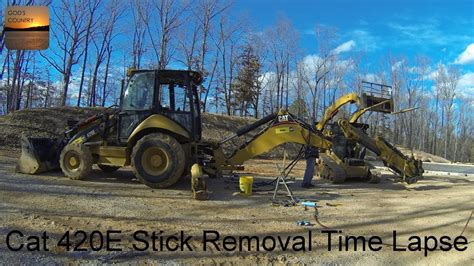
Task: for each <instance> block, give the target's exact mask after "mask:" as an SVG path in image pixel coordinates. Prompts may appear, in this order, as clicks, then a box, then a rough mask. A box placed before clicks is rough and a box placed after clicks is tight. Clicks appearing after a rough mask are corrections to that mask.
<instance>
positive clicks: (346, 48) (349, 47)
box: [332, 40, 356, 54]
mask: <svg viewBox="0 0 474 266" xmlns="http://www.w3.org/2000/svg"><path fill="white" fill-rule="evenodd" d="M355 46H356V43H355V41H354V40H350V41H347V42H345V43H343V44H341V45H339V46H338V47H336V48H335V49H334V50H332V52H333V53H335V54H340V53H344V52H349V51H350V50H352V49H354V47H355Z"/></svg>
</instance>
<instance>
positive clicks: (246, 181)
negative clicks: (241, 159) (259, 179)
mask: <svg viewBox="0 0 474 266" xmlns="http://www.w3.org/2000/svg"><path fill="white" fill-rule="evenodd" d="M239 184H240V191H241V192H242V193H244V195H245V196H251V195H252V185H253V176H241V177H240V179H239Z"/></svg>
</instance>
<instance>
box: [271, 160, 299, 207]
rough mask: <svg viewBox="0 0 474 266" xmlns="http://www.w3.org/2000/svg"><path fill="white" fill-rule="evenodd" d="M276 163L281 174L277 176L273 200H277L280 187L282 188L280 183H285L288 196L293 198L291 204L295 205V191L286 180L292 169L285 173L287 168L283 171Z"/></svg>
mask: <svg viewBox="0 0 474 266" xmlns="http://www.w3.org/2000/svg"><path fill="white" fill-rule="evenodd" d="M275 165H276V167H277V168H278V172H280V175H279V176H278V178H277V182H276V185H275V190H274V191H273V198H272V202H275V201H276V196H277V193H278V189H279V188H280V184H283V186H285V188H286V191H287V192H288V197H290V199H291V204H293V205H294V204H296V203H297V201H296V200H295V197H294V196H293V192H291V189H290V188H289V187H288V184H287V182H286V178H287V177H288V174H289V173H290V171H288V173H285V170H283V171H282V170H281V168H280V166H279V165H278V164H275Z"/></svg>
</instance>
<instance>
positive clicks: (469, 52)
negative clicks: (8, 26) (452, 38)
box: [455, 43, 474, 64]
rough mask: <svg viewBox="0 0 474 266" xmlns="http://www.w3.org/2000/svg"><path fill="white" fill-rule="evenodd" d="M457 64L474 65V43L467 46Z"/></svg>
mask: <svg viewBox="0 0 474 266" xmlns="http://www.w3.org/2000/svg"><path fill="white" fill-rule="evenodd" d="M455 63H456V64H474V43H471V44H469V45H468V46H467V48H466V50H464V52H462V53H461V54H460V55H459V56H458V58H456V61H455Z"/></svg>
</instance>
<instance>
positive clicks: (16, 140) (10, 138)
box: [0, 107, 449, 163]
mask: <svg viewBox="0 0 474 266" xmlns="http://www.w3.org/2000/svg"><path fill="white" fill-rule="evenodd" d="M103 110H104V108H100V107H98V108H78V107H54V108H37V109H25V110H20V111H16V112H13V113H10V114H8V115H6V116H0V148H2V149H11V150H18V149H19V148H20V139H21V136H22V135H25V136H26V137H60V136H62V134H63V132H64V130H65V129H66V127H67V121H68V120H78V121H80V120H83V119H86V118H88V117H90V116H92V115H95V114H98V113H100V112H102V111H103ZM255 121H256V119H254V118H243V117H235V116H226V115H218V114H210V113H205V114H203V115H202V123H203V133H202V138H203V140H204V141H208V142H218V141H220V140H222V139H224V138H225V137H227V136H230V135H232V134H233V133H234V132H235V131H237V129H239V128H242V127H244V126H247V125H249V124H251V123H253V122H255ZM261 129H262V128H257V129H255V130H253V131H252V132H250V133H248V134H246V135H244V136H242V137H239V138H236V139H234V140H232V141H229V142H227V143H226V144H224V148H225V150H226V153H227V154H231V153H232V152H233V151H234V150H235V149H236V148H238V147H240V146H241V145H242V144H244V143H245V142H246V141H249V140H250V139H251V138H252V137H253V136H255V135H256V134H258V133H259V131H260V130H261ZM300 147H301V146H300V145H296V144H285V145H282V146H280V147H278V148H276V149H274V150H272V151H271V152H269V153H267V154H265V155H263V156H260V157H259V158H266V159H279V158H282V156H283V154H284V152H285V151H286V152H287V154H288V155H289V157H290V158H293V157H295V156H296V155H297V154H298V152H299V150H300ZM399 149H400V150H401V151H402V152H403V153H404V154H407V155H411V154H412V152H411V150H410V149H407V148H402V147H399ZM413 153H414V155H415V158H416V159H421V160H423V161H425V162H441V163H449V161H448V160H446V159H444V158H441V157H439V156H435V155H432V154H429V153H426V152H422V151H413Z"/></svg>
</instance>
